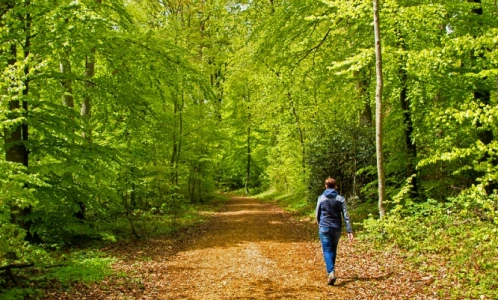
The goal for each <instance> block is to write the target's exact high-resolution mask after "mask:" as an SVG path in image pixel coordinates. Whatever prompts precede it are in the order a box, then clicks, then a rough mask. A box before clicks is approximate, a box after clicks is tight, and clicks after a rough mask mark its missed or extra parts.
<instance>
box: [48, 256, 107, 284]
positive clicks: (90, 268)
mask: <svg viewBox="0 0 498 300" xmlns="http://www.w3.org/2000/svg"><path fill="white" fill-rule="evenodd" d="M114 261H115V259H113V258H110V257H104V256H102V255H99V254H98V253H93V252H87V253H75V254H73V258H72V259H71V261H70V262H69V263H68V265H67V266H63V267H59V268H53V269H51V271H49V272H48V273H47V274H46V275H45V276H46V278H47V279H49V280H50V279H55V280H57V281H58V282H60V283H62V284H63V285H69V284H70V283H72V282H82V283H86V284H89V283H95V282H99V281H102V280H103V279H104V278H105V277H106V276H109V275H111V274H112V269H111V264H112V263H113V262H114Z"/></svg>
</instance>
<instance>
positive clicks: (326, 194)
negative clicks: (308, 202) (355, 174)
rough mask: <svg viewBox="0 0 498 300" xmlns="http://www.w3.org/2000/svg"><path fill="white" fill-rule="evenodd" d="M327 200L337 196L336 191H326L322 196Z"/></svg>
mask: <svg viewBox="0 0 498 300" xmlns="http://www.w3.org/2000/svg"><path fill="white" fill-rule="evenodd" d="M322 195H324V196H325V197H327V198H334V197H335V196H337V195H339V193H337V191H336V190H334V189H326V190H325V191H324V192H323V194H322Z"/></svg>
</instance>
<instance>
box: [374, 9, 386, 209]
mask: <svg viewBox="0 0 498 300" xmlns="http://www.w3.org/2000/svg"><path fill="white" fill-rule="evenodd" d="M373 11H374V33H375V60H376V64H375V65H376V73H377V87H376V91H375V103H376V105H375V118H376V120H375V129H376V150H377V174H378V181H379V183H378V184H379V216H380V218H381V219H382V218H383V217H384V216H385V215H386V210H385V208H384V200H385V194H386V192H385V182H384V154H383V150H382V141H383V139H382V134H383V132H382V130H383V129H382V121H383V115H382V88H383V78H382V48H381V38H380V19H379V2H378V0H373Z"/></svg>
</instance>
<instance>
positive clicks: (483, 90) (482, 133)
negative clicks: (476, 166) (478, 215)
mask: <svg viewBox="0 0 498 300" xmlns="http://www.w3.org/2000/svg"><path fill="white" fill-rule="evenodd" d="M468 1H469V2H472V3H477V4H479V6H478V7H476V8H473V9H472V12H473V13H474V14H476V15H479V16H482V14H483V9H482V4H481V3H482V2H481V0H468ZM477 34H478V33H477V32H476V35H477ZM479 56H480V57H481V58H484V56H483V54H479ZM472 58H473V59H474V60H475V59H476V58H477V56H476V55H474V54H472ZM485 81H486V77H483V78H480V79H478V80H477V82H476V85H477V89H475V90H474V99H475V101H476V102H477V103H479V104H480V105H482V106H489V105H490V104H491V91H490V90H489V89H488V88H487V87H486V83H485ZM476 125H477V135H478V138H479V140H480V141H481V142H482V143H483V144H484V145H486V146H487V145H489V144H491V142H493V141H494V139H495V137H494V133H493V131H492V130H490V129H483V127H484V124H482V122H481V121H480V120H478V121H477V124H476ZM489 159H490V155H489V153H485V154H484V155H483V157H482V159H481V161H488V160H489ZM491 162H492V164H493V165H497V164H498V161H497V159H496V157H493V158H492V159H491ZM495 189H498V182H496V181H493V182H491V183H489V184H488V185H487V186H486V192H487V194H488V195H489V194H491V193H493V191H494V190H495Z"/></svg>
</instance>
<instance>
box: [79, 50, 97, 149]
mask: <svg viewBox="0 0 498 300" xmlns="http://www.w3.org/2000/svg"><path fill="white" fill-rule="evenodd" d="M95 52H96V50H95V48H92V50H91V51H90V54H89V55H87V57H86V63H85V77H86V80H87V81H86V82H85V88H86V95H85V99H84V100H83V103H82V104H81V116H82V117H83V122H84V124H85V128H84V129H83V134H82V136H83V138H85V139H86V140H87V141H88V142H90V143H91V141H92V130H91V125H90V118H91V116H92V103H91V97H90V93H91V90H93V88H94V84H93V83H92V82H91V80H92V78H93V76H94V75H95Z"/></svg>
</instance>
